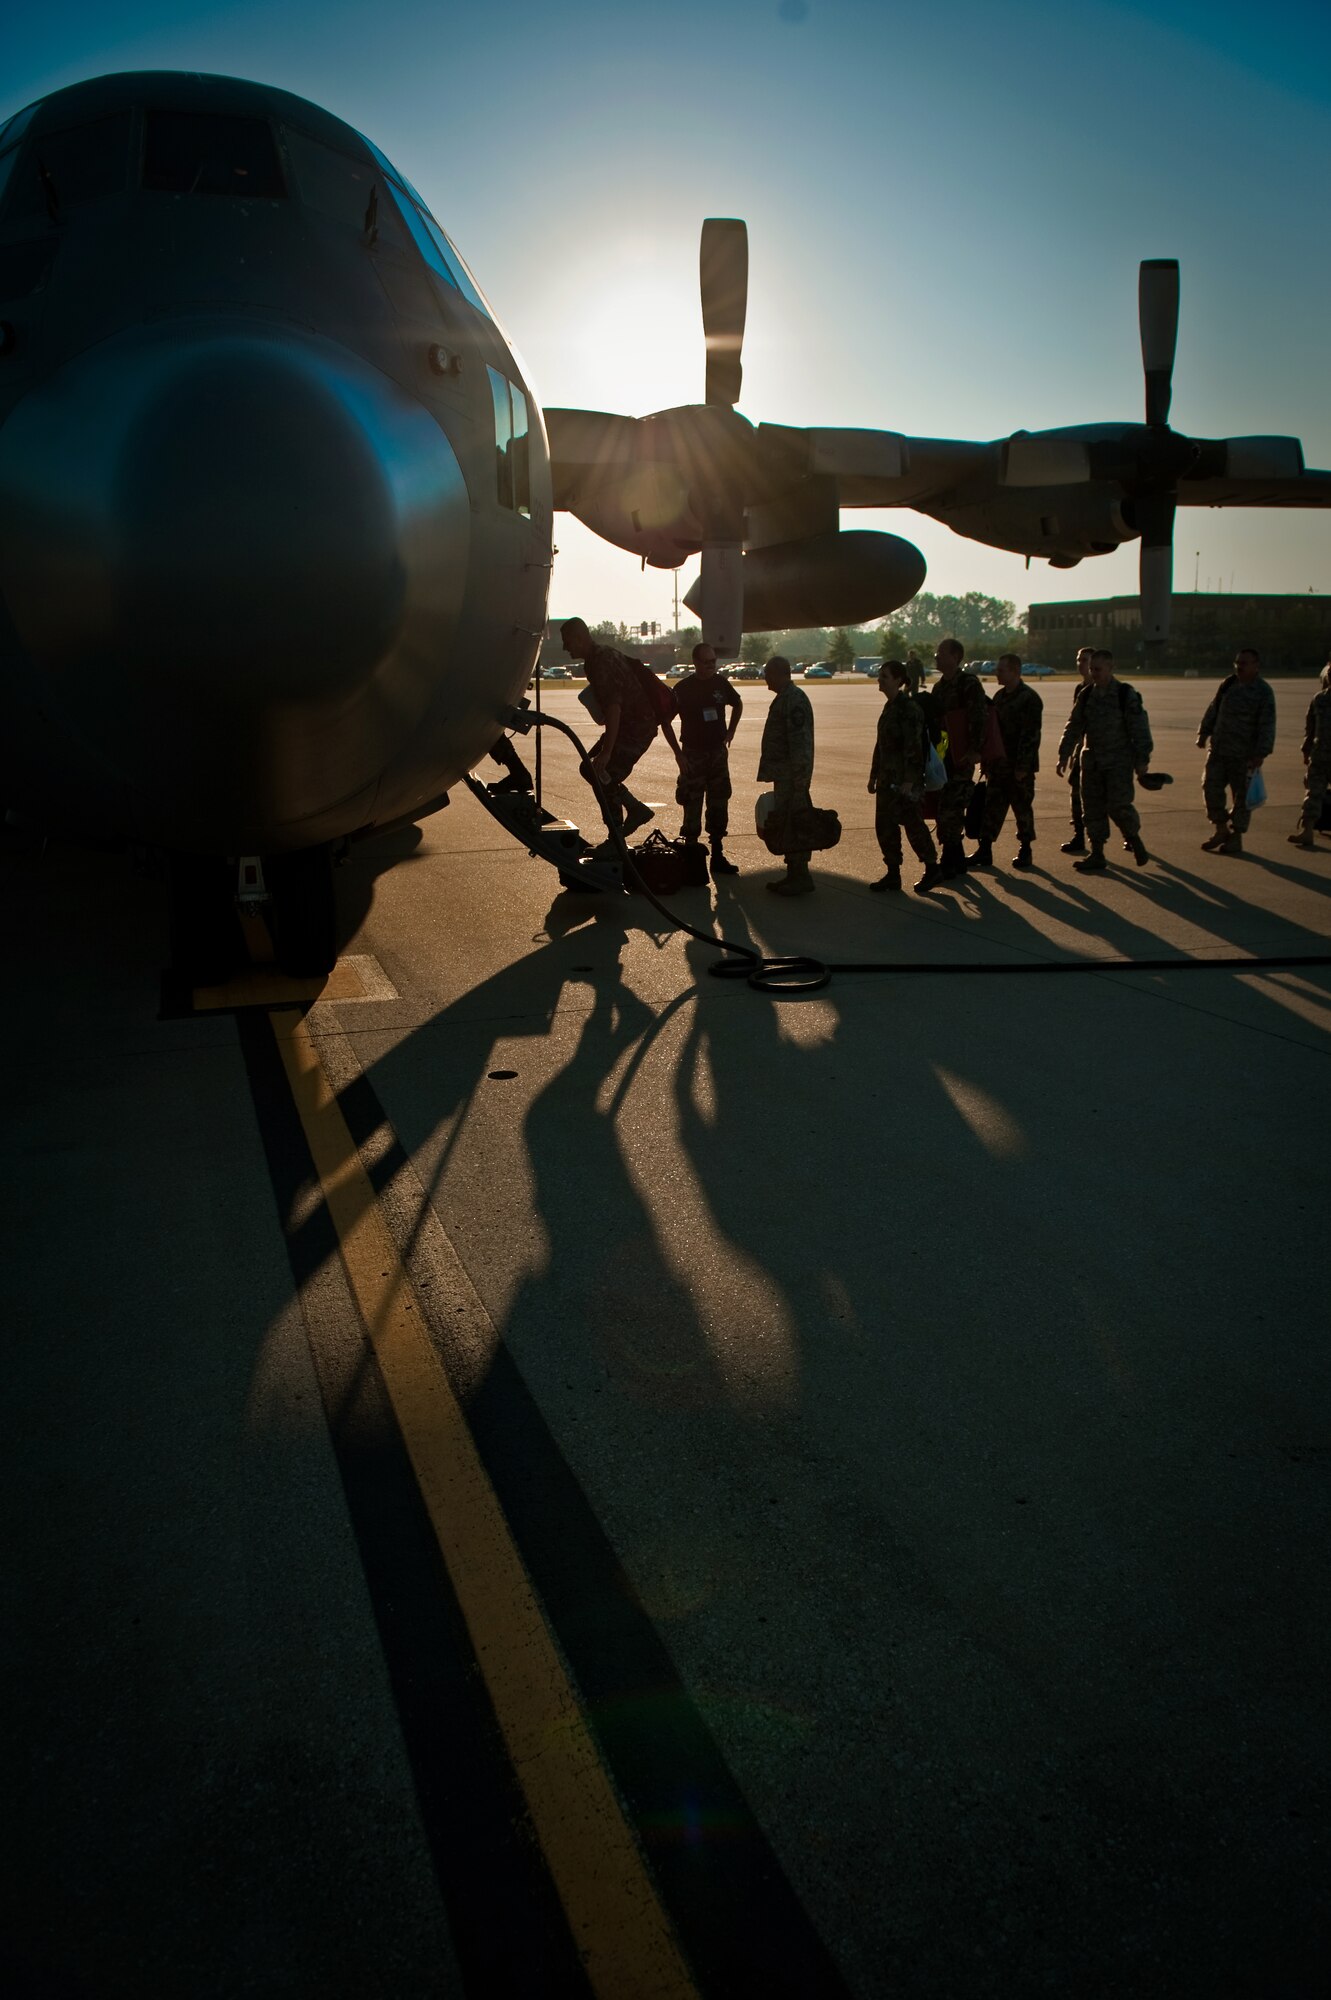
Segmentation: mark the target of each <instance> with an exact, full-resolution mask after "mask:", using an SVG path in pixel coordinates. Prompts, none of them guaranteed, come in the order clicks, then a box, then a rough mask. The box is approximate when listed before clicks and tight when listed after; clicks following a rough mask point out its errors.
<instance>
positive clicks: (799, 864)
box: [758, 653, 814, 896]
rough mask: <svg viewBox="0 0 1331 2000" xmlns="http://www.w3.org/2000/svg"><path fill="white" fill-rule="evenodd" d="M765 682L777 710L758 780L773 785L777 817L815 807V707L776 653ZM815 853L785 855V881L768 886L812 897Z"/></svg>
mask: <svg viewBox="0 0 1331 2000" xmlns="http://www.w3.org/2000/svg"><path fill="white" fill-rule="evenodd" d="M763 679H764V680H765V681H766V682H767V685H768V687H769V688H770V689H771V690H772V695H773V701H772V706H771V707H770V708H769V709H768V711H767V720H766V722H765V723H764V724H763V744H762V750H761V752H760V754H759V758H758V777H759V779H760V780H766V781H767V782H769V783H770V784H771V786H772V789H773V791H774V792H775V794H776V797H775V799H774V801H773V805H772V811H773V812H774V813H783V814H789V813H791V812H794V811H798V810H799V808H800V807H801V806H808V805H811V804H812V800H811V799H810V797H809V787H810V785H811V784H812V783H813V704H812V703H811V701H810V700H809V697H808V695H807V694H805V692H804V689H803V688H797V687H793V686H792V685H791V680H790V661H789V660H787V659H785V658H783V657H782V655H781V654H779V653H777V654H774V655H773V657H772V658H771V659H770V660H769V661H768V662H767V665H766V666H765V667H764V668H763ZM812 852H813V850H812V848H808V847H805V848H790V847H787V848H786V850H785V859H786V872H785V874H784V876H783V877H782V878H781V880H780V881H779V882H769V883H768V884H767V887H768V888H769V889H770V890H771V892H772V894H773V895H774V896H810V895H812V894H813V889H814V882H813V877H812V876H811V875H810V873H809V856H810V854H811V853H812Z"/></svg>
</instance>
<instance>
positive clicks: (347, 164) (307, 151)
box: [283, 125, 408, 250]
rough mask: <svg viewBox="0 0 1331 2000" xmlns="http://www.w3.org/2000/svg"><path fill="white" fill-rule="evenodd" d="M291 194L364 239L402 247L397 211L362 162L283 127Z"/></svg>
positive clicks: (371, 168) (405, 239) (377, 176)
mask: <svg viewBox="0 0 1331 2000" xmlns="http://www.w3.org/2000/svg"><path fill="white" fill-rule="evenodd" d="M283 138H284V140H285V143H286V149H287V161H288V163H289V165H290V167H291V171H292V174H293V176H294V178H295V183H296V186H295V192H296V194H297V195H298V196H299V197H300V200H301V202H302V204H303V205H304V206H305V207H306V208H313V209H317V210H318V211H319V213H320V214H321V215H328V216H331V217H332V219H333V220H334V221H335V222H340V223H342V224H343V226H344V227H345V228H347V229H354V230H355V231H356V232H357V234H358V235H361V236H364V237H365V239H366V241H367V242H370V241H373V242H377V243H388V244H391V245H392V246H393V248H394V249H398V250H405V249H406V247H407V242H408V237H407V232H406V230H405V229H404V227H403V225H402V223H401V221H400V220H399V217H398V213H397V209H396V208H395V207H394V205H393V204H392V203H391V202H388V201H385V199H384V192H383V187H384V180H383V175H382V174H381V173H380V172H379V170H378V168H377V167H375V166H372V165H371V164H370V162H369V161H368V160H353V159H351V158H350V157H349V156H348V155H347V154H346V153H338V152H335V151H334V150H333V148H332V147H331V146H322V145H320V143H319V141H318V140H317V139H311V138H310V137H309V135H308V133H305V132H297V131H294V130H293V129H292V128H291V126H289V125H288V126H287V127H285V129H284V132H283Z"/></svg>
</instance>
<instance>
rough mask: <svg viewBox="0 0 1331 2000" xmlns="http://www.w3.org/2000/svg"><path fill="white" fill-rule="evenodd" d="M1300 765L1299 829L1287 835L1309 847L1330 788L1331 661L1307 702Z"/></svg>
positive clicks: (1312, 844) (1301, 844)
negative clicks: (1303, 772)
mask: <svg viewBox="0 0 1331 2000" xmlns="http://www.w3.org/2000/svg"><path fill="white" fill-rule="evenodd" d="M1303 767H1304V771H1305V773H1306V778H1305V784H1304V794H1303V807H1302V810H1301V811H1300V813H1299V825H1298V831H1297V832H1295V833H1292V834H1291V835H1290V836H1289V837H1290V839H1291V840H1292V841H1293V843H1294V845H1295V846H1296V847H1312V846H1314V845H1315V842H1314V840H1313V835H1314V834H1315V833H1316V831H1317V825H1318V821H1319V820H1320V819H1321V816H1322V803H1323V801H1324V800H1325V798H1326V795H1327V792H1328V791H1331V660H1328V661H1327V663H1326V665H1325V666H1324V667H1323V668H1322V685H1321V689H1320V691H1319V692H1318V693H1317V694H1315V695H1314V696H1313V698H1312V700H1311V701H1310V702H1309V704H1308V718H1307V721H1306V722H1305V724H1304V728H1303Z"/></svg>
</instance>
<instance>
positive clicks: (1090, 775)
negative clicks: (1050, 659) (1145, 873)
mask: <svg viewBox="0 0 1331 2000" xmlns="http://www.w3.org/2000/svg"><path fill="white" fill-rule="evenodd" d="M1153 747H1154V746H1153V744H1152V742H1151V725H1150V722H1149V721H1148V719H1147V715H1146V708H1145V705H1144V703H1143V701H1142V698H1141V696H1140V695H1139V694H1138V692H1137V690H1136V688H1134V687H1129V686H1128V684H1127V682H1126V681H1120V680H1116V679H1115V677H1114V655H1113V654H1112V653H1111V652H1109V651H1108V649H1107V648H1102V649H1100V650H1098V651H1097V652H1095V653H1094V654H1093V655H1092V657H1091V678H1090V682H1089V684H1088V685H1087V686H1086V687H1085V688H1083V689H1082V690H1081V692H1080V693H1079V694H1078V695H1077V696H1076V698H1075V699H1074V701H1073V704H1072V714H1071V715H1070V716H1069V717H1068V726H1067V728H1066V729H1065V730H1064V731H1063V740H1062V742H1061V743H1060V744H1059V746H1058V775H1059V776H1060V778H1061V777H1062V776H1063V774H1064V772H1065V771H1066V769H1067V762H1068V759H1069V757H1070V756H1071V755H1072V753H1073V752H1074V751H1075V750H1077V749H1080V751H1081V803H1082V811H1083V812H1084V813H1085V815H1086V832H1087V834H1088V836H1089V838H1090V843H1091V851H1090V853H1089V854H1088V855H1087V856H1086V858H1085V860H1083V861H1074V862H1073V864H1072V865H1073V867H1074V868H1075V869H1077V870H1078V871H1079V872H1080V873H1081V874H1083V875H1098V874H1100V873H1102V872H1103V870H1104V869H1106V868H1107V867H1108V866H1109V863H1108V862H1107V861H1106V860H1105V842H1106V841H1107V840H1108V838H1109V822H1110V820H1111V819H1112V820H1113V822H1114V824H1115V826H1117V827H1118V829H1119V831H1120V832H1121V833H1122V835H1123V838H1124V840H1125V841H1126V842H1127V845H1128V846H1129V847H1130V848H1131V850H1132V854H1133V857H1134V859H1135V860H1136V863H1137V866H1138V867H1139V868H1144V867H1145V865H1146V863H1147V862H1148V861H1149V860H1150V858H1151V857H1150V855H1149V854H1148V853H1147V852H1146V847H1145V844H1144V842H1143V840H1142V837H1141V829H1142V823H1141V817H1140V815H1139V814H1138V811H1137V808H1136V806H1135V805H1134V804H1133V802H1132V779H1133V774H1134V772H1135V773H1137V774H1138V775H1139V776H1144V775H1145V772H1146V768H1147V766H1148V765H1149V763H1150V761H1151V751H1152V749H1153Z"/></svg>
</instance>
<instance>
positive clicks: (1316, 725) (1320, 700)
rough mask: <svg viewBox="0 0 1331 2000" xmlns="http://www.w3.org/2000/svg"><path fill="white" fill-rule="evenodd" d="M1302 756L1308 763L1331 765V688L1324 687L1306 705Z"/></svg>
mask: <svg viewBox="0 0 1331 2000" xmlns="http://www.w3.org/2000/svg"><path fill="white" fill-rule="evenodd" d="M1325 678H1326V677H1325V675H1324V676H1323V679H1325ZM1303 754H1304V756H1305V757H1307V758H1308V759H1309V761H1310V762H1311V761H1312V760H1313V759H1314V758H1315V759H1316V760H1317V762H1318V763H1319V764H1331V687H1324V688H1323V689H1322V691H1321V693H1320V694H1315V695H1314V696H1313V698H1312V700H1311V701H1310V702H1309V703H1308V719H1307V721H1306V722H1305V723H1304V725H1303Z"/></svg>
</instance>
